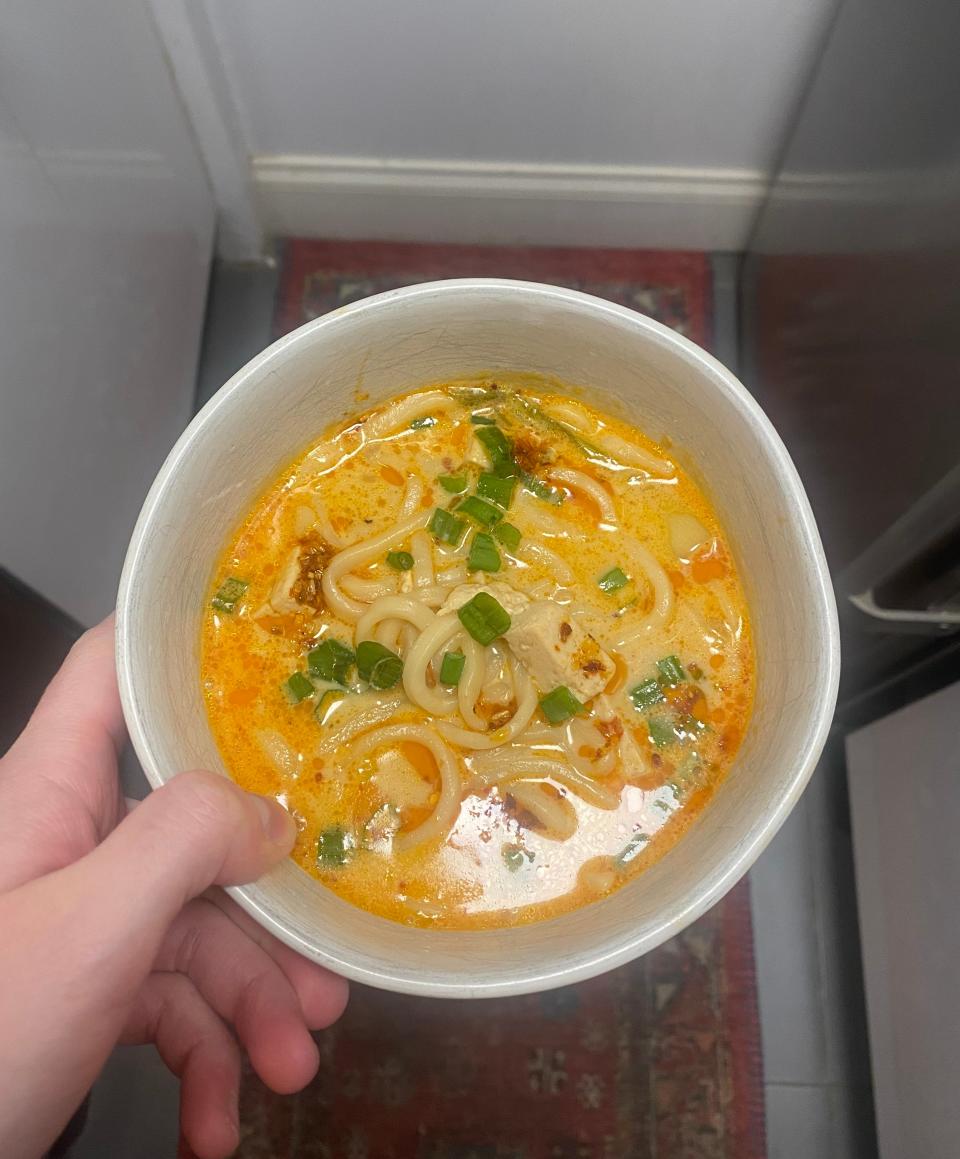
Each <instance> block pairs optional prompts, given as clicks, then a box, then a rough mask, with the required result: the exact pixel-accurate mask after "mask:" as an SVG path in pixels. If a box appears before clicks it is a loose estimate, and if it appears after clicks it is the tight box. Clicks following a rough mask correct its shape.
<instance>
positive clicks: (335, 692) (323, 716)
mask: <svg viewBox="0 0 960 1159" xmlns="http://www.w3.org/2000/svg"><path fill="white" fill-rule="evenodd" d="M347 695H348V693H347V690H346V689H345V688H325V689H324V690H323V691H322V692H321V693H320V695H319V696H318V697H317V706H316V708H315V709H314V710H313V715H314V716H315V717H316V718H317V724H326V723H327V718H328V717H329V716H330V714H331V713H332V712H333V710H334V708H336V706H337V705H338V704H339V703H340V701H341V700H343V698H344V697H345V696H347Z"/></svg>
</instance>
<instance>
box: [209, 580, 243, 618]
mask: <svg viewBox="0 0 960 1159" xmlns="http://www.w3.org/2000/svg"><path fill="white" fill-rule="evenodd" d="M249 586H250V585H249V584H248V583H247V581H246V580H242V579H237V578H236V576H230V577H229V579H225V580H224V581H223V583H222V584H221V585H220V587H219V589H218V590H217V594H216V595H215V596H214V597H213V599H212V600H211V601H210V603H211V605H212V606H213V607H214V608H216V609H217V611H218V612H226V613H227V615H228V616H232V615H233V613H234V611H235V610H236V607H237V604H238V603H239V602H240V601H241V600H242V599H243V594H244V592H245V591H246V590H247V588H248V587H249Z"/></svg>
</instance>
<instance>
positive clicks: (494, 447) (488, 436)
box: [476, 426, 516, 475]
mask: <svg viewBox="0 0 960 1159" xmlns="http://www.w3.org/2000/svg"><path fill="white" fill-rule="evenodd" d="M476 436H477V438H478V439H479V440H480V442H481V443H482V444H483V449H484V450H485V451H486V452H487V454H488V455H489V456H490V462H491V464H492V466H493V470H494V473H495V474H497V475H505V474H516V464H515V463H514V461H513V447H512V446H511V445H510V440H509V439H508V438H507V436H506V435H505V434H504V433H503V431H502V430H500V428H499V427H498V426H482V427H480V428H479V429H478V430H477V431H476Z"/></svg>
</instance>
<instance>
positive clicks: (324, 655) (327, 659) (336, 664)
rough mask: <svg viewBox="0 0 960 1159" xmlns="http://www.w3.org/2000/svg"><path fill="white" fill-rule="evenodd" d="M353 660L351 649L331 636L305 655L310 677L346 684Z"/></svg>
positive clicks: (354, 657)
mask: <svg viewBox="0 0 960 1159" xmlns="http://www.w3.org/2000/svg"><path fill="white" fill-rule="evenodd" d="M355 660H356V656H354V654H353V649H352V648H348V647H347V645H346V644H344V643H342V642H341V641H340V640H337V639H335V638H334V637H333V636H331V637H329V639H326V640H322V641H321V642H320V643H319V644H318V645H317V646H316V648H311V649H310V651H309V652H308V653H307V669H308V670H309V672H310V674H311V675H312V676H319V677H320V679H321V680H331V681H333V683H334V684H346V682H347V677H348V676H349V675H350V669H351V667H352V666H353V662H354V661H355Z"/></svg>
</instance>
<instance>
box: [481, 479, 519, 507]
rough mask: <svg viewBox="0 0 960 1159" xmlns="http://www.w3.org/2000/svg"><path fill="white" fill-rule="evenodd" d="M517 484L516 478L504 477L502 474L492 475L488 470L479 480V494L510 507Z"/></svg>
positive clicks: (502, 505)
mask: <svg viewBox="0 0 960 1159" xmlns="http://www.w3.org/2000/svg"><path fill="white" fill-rule="evenodd" d="M516 485H517V480H516V478H502V477H501V476H500V475H490V474H487V473H486V472H485V473H484V474H482V475H481V476H480V478H479V479H478V480H477V494H478V495H482V496H483V498H484V499H492V500H493V502H494V503H498V504H499V505H500V506H501V507H509V506H510V504H511V503H512V502H513V491H514V488H515V487H516Z"/></svg>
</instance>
